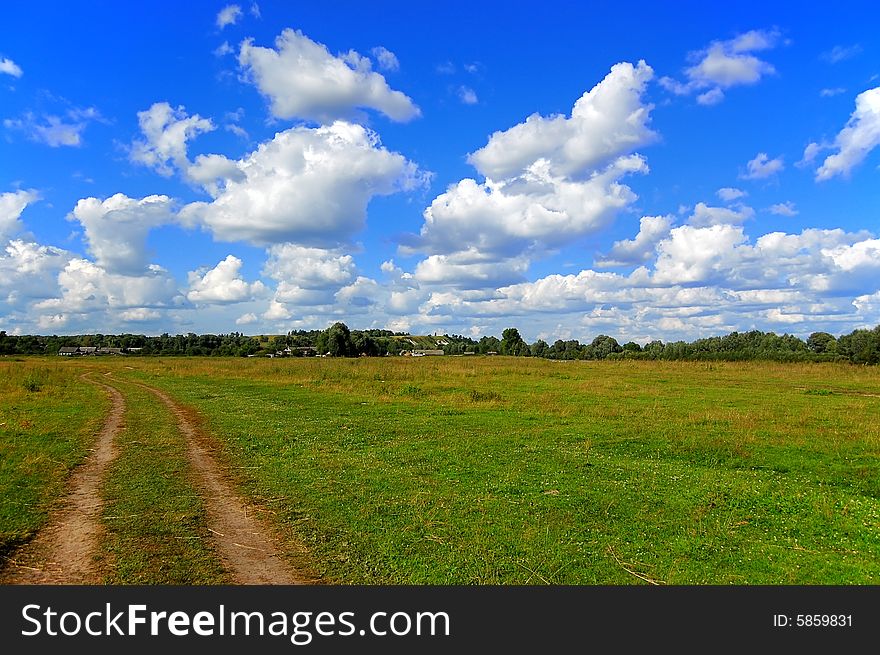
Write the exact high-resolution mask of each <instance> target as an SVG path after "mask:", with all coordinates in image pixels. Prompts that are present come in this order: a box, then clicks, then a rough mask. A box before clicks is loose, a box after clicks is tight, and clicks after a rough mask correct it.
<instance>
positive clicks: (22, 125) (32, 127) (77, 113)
mask: <svg viewBox="0 0 880 655" xmlns="http://www.w3.org/2000/svg"><path fill="white" fill-rule="evenodd" d="M92 121H101V122H106V121H105V119H104V118H103V117H102V116H101V113H100V112H99V111H98V110H97V109H95V108H94V107H88V108H86V109H80V108H75V107H74V108H71V109H69V110H67V112H65V114H64V115H63V116H59V115H55V114H43V115H41V116H37V115H35V114H34V113H33V112H25V113H24V114H23V115H22V117H21V118H7V119H4V120H3V126H4V127H5V128H7V129H11V130H19V131H21V132H24V133H25V134H26V135H27V137H28V138H29V139H30V140H32V141H36V142H38V143H44V144H46V145H47V146H49V147H51V148H60V147H62V146H68V147H74V148H76V147H79V146H81V145H82V143H83V138H82V135H83V132H84V131H85V129H86V128H87V127H88V125H89V123H90V122H92Z"/></svg>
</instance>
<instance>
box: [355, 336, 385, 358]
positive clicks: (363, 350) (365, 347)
mask: <svg viewBox="0 0 880 655" xmlns="http://www.w3.org/2000/svg"><path fill="white" fill-rule="evenodd" d="M351 345H352V350H353V352H352V354H354V355H366V356H367V357H375V356H376V355H378V354H379V345H378V344H377V343H376V340H375V339H374V338H373V337H371V336H370V335H369V334H366V333H364V332H353V333H352V335H351Z"/></svg>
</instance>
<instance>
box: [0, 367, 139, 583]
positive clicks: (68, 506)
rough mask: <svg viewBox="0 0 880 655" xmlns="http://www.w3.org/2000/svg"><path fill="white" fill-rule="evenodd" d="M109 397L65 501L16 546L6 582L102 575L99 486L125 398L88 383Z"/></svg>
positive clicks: (91, 579)
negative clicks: (97, 558) (98, 563)
mask: <svg viewBox="0 0 880 655" xmlns="http://www.w3.org/2000/svg"><path fill="white" fill-rule="evenodd" d="M82 379H83V380H86V381H87V382H90V383H92V384H96V385H98V386H100V387H102V388H103V389H105V390H106V391H107V392H108V393H109V394H110V401H111V405H110V413H109V414H108V416H107V419H106V420H105V421H104V425H103V427H102V428H101V431H100V433H99V434H98V439H97V441H96V443H95V445H94V447H93V449H92V452H91V454H90V455H89V456H88V457H87V458H86V460H85V461H84V462H83V463H82V464H81V465H80V466H79V467H77V468H76V469H75V470H74V472H73V475H71V478H70V483H69V485H70V491H69V493H68V495H67V497H66V498H65V500H64V503H63V504H62V505H61V506H60V507H59V508H58V509H57V510H56V511H54V512H53V513H52V515H51V516H50V518H49V522H48V523H47V524H46V526H45V527H44V528H43V529H42V530H40V531H39V532H38V533H37V535H36V536H35V537H34V538H33V540H31V541H30V542H29V543H28V544H26V545H25V546H23V547H22V548H20V549H19V550H18V551H17V552H16V553H15V554H14V555H13V556H12V557H11V558H10V559H9V563H8V566H7V567H6V568H5V570H3V571H2V573H0V582H2V583H4V584H96V583H99V582H100V574H99V572H98V568H97V566H96V561H95V556H96V554H97V552H98V545H99V544H100V541H101V537H102V535H103V532H104V528H103V524H102V523H101V510H102V509H103V507H104V502H103V500H102V498H101V486H102V484H103V482H104V474H105V472H106V470H107V467H108V466H109V464H110V463H111V462H112V461H113V459H114V458H115V457H116V452H117V451H116V446H115V445H114V439H115V438H116V435H117V434H118V433H119V431H120V430H121V429H122V427H123V415H124V413H125V400H124V399H123V397H122V394H121V393H120V392H119V391H118V390H117V389H116V388H114V387H111V386H110V385H108V384H104V383H103V382H98V381H96V380H94V379H92V378H91V377H90V376H89V375H88V374H84V375H83V376H82Z"/></svg>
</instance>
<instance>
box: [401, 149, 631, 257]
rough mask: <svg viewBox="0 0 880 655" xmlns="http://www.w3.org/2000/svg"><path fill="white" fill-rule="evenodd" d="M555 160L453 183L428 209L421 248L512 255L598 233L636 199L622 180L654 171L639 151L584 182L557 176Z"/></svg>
mask: <svg viewBox="0 0 880 655" xmlns="http://www.w3.org/2000/svg"><path fill="white" fill-rule="evenodd" d="M550 165H551V164H549V162H547V161H545V160H543V161H540V162H538V163H536V164H534V165H533V166H532V167H531V168H530V169H529V170H527V171H526V172H525V173H524V174H523V175H522V176H521V177H519V178H514V179H510V180H505V181H503V182H494V181H492V180H487V181H486V182H485V183H483V184H478V183H477V182H476V181H474V180H472V179H465V180H461V181H460V182H458V183H456V184H454V185H451V186H450V187H449V188H448V189H447V190H446V191H445V192H444V193H442V194H441V195H439V196H437V198H435V199H434V201H433V202H432V203H431V206H430V207H428V208H427V209H426V210H425V212H424V218H425V223H424V225H423V227H422V230H421V235H420V239H419V241H418V244H417V246H416V247H415V249H417V250H422V251H426V252H429V253H436V254H443V253H446V254H448V253H452V252H456V251H462V250H466V249H468V248H476V249H478V250H479V251H480V252H481V253H484V254H491V255H492V256H495V257H505V256H516V255H518V254H519V253H521V252H522V251H524V250H528V249H534V248H536V247H537V248H539V249H540V248H553V247H558V246H561V245H563V244H566V243H568V242H570V241H571V240H572V239H574V238H577V237H579V236H583V235H585V234H589V233H591V232H595V231H596V230H598V229H599V228H600V227H602V226H603V225H605V224H607V222H608V221H609V220H610V219H611V217H612V216H613V215H614V213H615V212H617V211H619V210H620V209H622V208H624V207H626V206H627V205H629V204H631V203H632V202H634V201H635V198H636V196H635V194H634V193H633V192H632V191H631V190H630V188H629V187H627V186H626V185H624V184H621V183H620V182H619V180H620V179H621V178H622V177H624V176H626V175H629V174H632V173H644V172H647V165H646V164H645V162H644V160H643V159H642V158H641V157H639V156H637V155H631V156H628V157H621V158H620V159H618V160H616V161H614V162H613V163H612V164H610V165H609V166H608V167H607V168H605V169H603V170H600V171H597V172H595V173H594V174H593V175H592V176H590V177H589V178H588V179H587V180H585V181H583V182H580V181H571V180H568V179H566V178H563V177H556V176H554V175H552V173H551V172H550V171H549V170H548V168H549V167H550Z"/></svg>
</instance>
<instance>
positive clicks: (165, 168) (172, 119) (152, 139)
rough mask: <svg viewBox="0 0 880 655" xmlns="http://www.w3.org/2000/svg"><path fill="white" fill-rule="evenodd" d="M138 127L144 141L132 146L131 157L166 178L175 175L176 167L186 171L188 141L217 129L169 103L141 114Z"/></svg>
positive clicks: (182, 108)
mask: <svg viewBox="0 0 880 655" xmlns="http://www.w3.org/2000/svg"><path fill="white" fill-rule="evenodd" d="M138 124H139V125H140V129H141V133H142V134H143V136H144V138H143V139H141V140H135V141H134V143H132V145H131V149H130V151H129V157H130V158H131V160H132V161H133V162H136V163H138V164H142V165H144V166H147V167H149V168H152V169H153V170H155V171H156V172H157V173H159V174H160V175H163V176H165V177H169V176H171V175H172V173H173V172H174V167H175V166H176V167H177V168H178V169H179V170H182V171H184V172H186V171H187V169H188V168H189V160H188V159H187V141H189V140H190V139H193V138H195V137H196V136H198V135H199V134H203V133H205V132H210V131H212V130H214V129H215V125H214V123H213V122H212V121H211V120H210V119H208V118H202V117H201V116H199V115H198V114H195V115H193V116H189V115H187V113H186V109H185V108H184V107H183V106H179V107H177V108H176V109H174V108H173V107H171V105H169V104H168V103H167V102H157V103H154V104H153V105H152V106H151V107H150V108H149V109H147V110H144V111H139V112H138ZM172 164H173V166H172Z"/></svg>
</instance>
